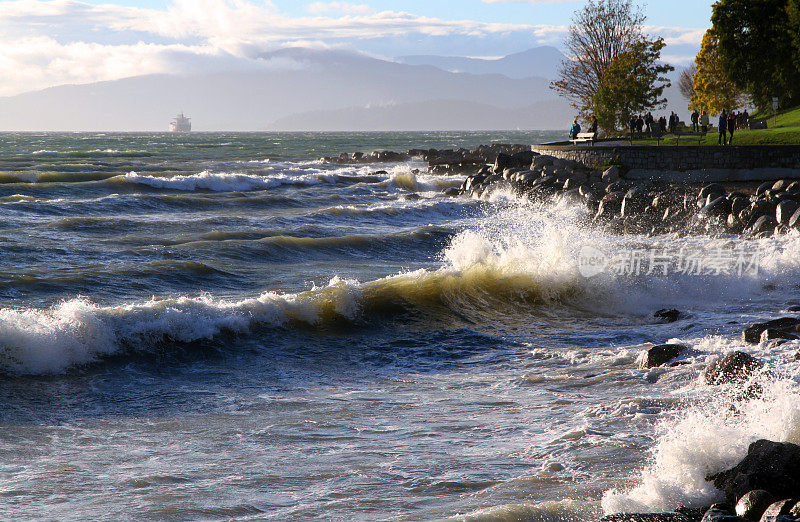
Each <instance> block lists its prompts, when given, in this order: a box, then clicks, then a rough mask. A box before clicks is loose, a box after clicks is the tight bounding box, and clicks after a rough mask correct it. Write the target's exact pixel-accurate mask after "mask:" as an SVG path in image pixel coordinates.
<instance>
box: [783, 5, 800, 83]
mask: <svg viewBox="0 0 800 522" xmlns="http://www.w3.org/2000/svg"><path fill="white" fill-rule="evenodd" d="M786 15H787V17H788V19H789V32H790V34H791V37H792V45H793V46H794V60H795V62H794V63H795V67H797V68H798V69H800V0H789V3H788V5H787V6H786Z"/></svg>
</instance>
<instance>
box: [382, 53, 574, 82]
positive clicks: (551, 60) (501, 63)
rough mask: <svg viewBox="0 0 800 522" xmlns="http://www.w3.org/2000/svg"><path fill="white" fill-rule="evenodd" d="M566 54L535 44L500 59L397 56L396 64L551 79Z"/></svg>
mask: <svg viewBox="0 0 800 522" xmlns="http://www.w3.org/2000/svg"><path fill="white" fill-rule="evenodd" d="M565 59H566V57H565V56H564V54H563V53H562V52H561V51H559V50H558V49H556V48H555V47H549V46H544V47H536V48H533V49H529V50H527V51H523V52H521V53H515V54H510V55H508V56H505V57H503V58H497V59H488V58H465V57H461V56H430V55H417V56H401V57H399V58H397V61H398V62H400V63H405V64H409V65H431V66H433V67H437V68H439V69H442V70H443V71H450V72H464V73H470V74H502V75H504V76H508V77H509V78H530V77H532V76H535V77H540V78H547V79H553V78H555V77H556V76H558V70H559V67H560V65H561V62H562V61H564V60H565Z"/></svg>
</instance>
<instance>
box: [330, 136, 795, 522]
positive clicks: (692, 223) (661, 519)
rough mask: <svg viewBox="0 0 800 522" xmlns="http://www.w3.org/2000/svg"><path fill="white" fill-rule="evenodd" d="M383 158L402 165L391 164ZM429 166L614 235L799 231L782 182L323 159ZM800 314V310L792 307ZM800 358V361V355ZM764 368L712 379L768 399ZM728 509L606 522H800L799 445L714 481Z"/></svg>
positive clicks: (504, 156)
mask: <svg viewBox="0 0 800 522" xmlns="http://www.w3.org/2000/svg"><path fill="white" fill-rule="evenodd" d="M380 158H393V159H386V160H382V159H380ZM411 158H418V159H423V160H425V161H428V164H429V172H432V173H453V174H456V173H462V174H464V173H465V174H468V177H467V179H466V180H465V181H464V183H463V184H462V186H461V188H460V189H449V191H448V192H446V194H447V195H450V196H461V197H474V198H482V197H485V196H487V195H489V194H491V193H492V192H493V191H502V190H506V191H511V192H513V193H515V194H517V195H518V196H520V197H525V198H528V199H530V200H532V201H542V202H548V201H567V202H570V203H573V204H576V205H580V206H583V207H584V208H585V209H586V210H587V212H586V217H585V219H586V221H587V224H589V225H592V226H600V227H603V228H604V229H606V230H607V231H609V232H612V233H620V234H623V233H633V234H652V235H657V234H665V233H674V234H678V235H688V234H692V233H712V234H713V233H720V234H736V235H741V237H751V238H763V237H769V236H772V235H774V234H782V233H786V232H789V231H790V230H792V229H794V230H800V182H798V181H792V180H785V179H782V180H773V181H769V182H760V183H759V182H745V183H738V184H719V183H709V184H697V183H693V184H690V183H668V182H661V181H655V180H641V179H638V180H634V179H625V172H624V170H623V169H622V168H621V167H619V166H613V165H608V166H606V168H603V169H591V168H587V167H586V166H584V165H582V164H580V163H577V162H573V161H569V160H564V159H558V158H554V157H551V156H546V155H540V154H537V153H536V152H533V151H531V150H530V148H529V147H527V148H526V147H525V146H522V145H493V146H483V147H478V148H476V149H471V150H465V149H459V150H457V151H453V150H450V151H437V150H429V151H420V150H411V151H408V152H407V153H387V152H386V151H384V152H380V153H373V154H370V155H364V154H360V155H349V154H343V155H341V156H339V157H336V158H323V161H327V162H330V163H369V162H374V161H406V160H408V159H411ZM789 312H800V306H796V307H791V308H789ZM680 317H681V312H679V311H678V310H659V311H658V312H656V314H655V318H656V319H658V320H660V321H665V322H674V321H677V320H678V319H679V318H680ZM798 339H800V318H798V317H781V318H778V319H773V320H770V321H766V322H763V323H756V324H751V325H749V326H747V327H746V328H745V329H744V330H743V331H742V341H743V342H744V343H747V344H761V343H768V342H769V343H785V342H787V341H790V340H798ZM689 350H690V348H689V347H688V346H685V345H681V344H662V345H657V346H653V347H651V348H649V349H648V350H645V351H644V352H643V353H642V354H641V356H640V358H639V366H640V368H655V367H659V366H665V365H673V364H679V363H680V361H679V360H680V358H681V357H682V356H683V355H685V354H686V353H687V352H689ZM798 358H800V353H798ZM764 368H765V364H764V362H762V361H760V360H759V359H757V358H755V357H753V356H752V355H750V354H748V353H745V352H741V351H735V352H731V353H728V354H726V355H725V356H723V357H720V358H719V359H717V360H716V361H714V362H713V363H712V364H710V365H709V366H708V367H707V368H706V370H705V372H704V374H703V379H704V381H705V383H706V384H707V385H709V386H729V387H731V388H732V389H733V390H734V391H735V393H734V399H735V400H736V401H747V400H752V399H754V398H756V397H758V396H759V395H760V394H761V393H762V389H761V387H760V386H759V385H758V384H757V383H756V382H754V380H755V379H754V377H756V375H757V374H758V373H761V372H763V371H765V370H764ZM707 480H708V481H711V482H713V483H714V485H715V487H716V488H717V489H718V490H720V491H721V492H722V496H723V497H724V502H721V503H717V504H714V505H711V506H706V507H704V508H701V509H695V508H691V509H690V508H679V509H677V510H676V511H674V512H669V513H622V514H615V515H609V516H606V517H604V518H602V519H601V522H789V521H800V445H795V444H792V443H788V442H774V441H769V440H758V441H755V442H753V443H752V444H751V445H750V447H749V450H748V453H747V456H746V457H745V458H744V459H743V460H742V461H741V462H739V463H738V464H737V465H736V466H734V467H733V468H731V469H728V470H725V471H722V472H720V473H716V474H714V475H711V476H708V477H707Z"/></svg>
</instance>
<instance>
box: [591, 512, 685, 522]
mask: <svg viewBox="0 0 800 522" xmlns="http://www.w3.org/2000/svg"><path fill="white" fill-rule="evenodd" d="M600 522H692V519H691V518H689V517H688V516H686V515H684V514H681V513H619V514H616V515H606V516H604V517H603V518H601V519H600Z"/></svg>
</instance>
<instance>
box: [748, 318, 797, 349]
mask: <svg viewBox="0 0 800 522" xmlns="http://www.w3.org/2000/svg"><path fill="white" fill-rule="evenodd" d="M799 327H800V319H798V318H796V317H781V318H780V319H773V320H771V321H766V322H764V323H754V324H752V325H750V326H749V327H747V328H745V329H744V331H743V332H742V341H744V342H746V343H750V344H758V343H759V342H761V334H762V333H763V332H764V330H768V329H775V330H783V331H785V332H789V333H797V332H798V328H799Z"/></svg>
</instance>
